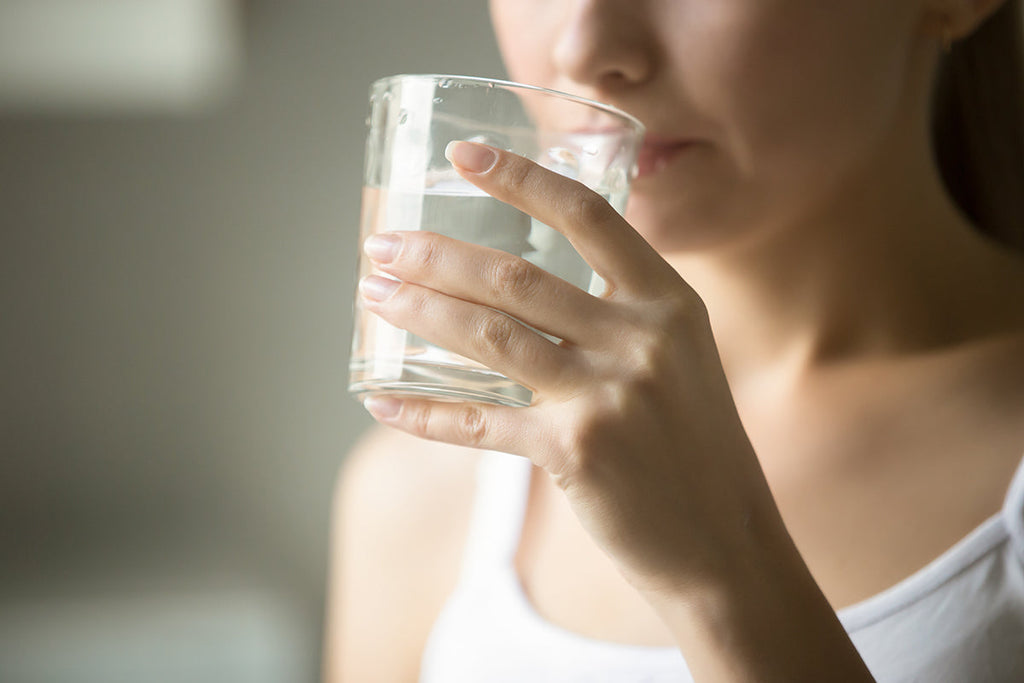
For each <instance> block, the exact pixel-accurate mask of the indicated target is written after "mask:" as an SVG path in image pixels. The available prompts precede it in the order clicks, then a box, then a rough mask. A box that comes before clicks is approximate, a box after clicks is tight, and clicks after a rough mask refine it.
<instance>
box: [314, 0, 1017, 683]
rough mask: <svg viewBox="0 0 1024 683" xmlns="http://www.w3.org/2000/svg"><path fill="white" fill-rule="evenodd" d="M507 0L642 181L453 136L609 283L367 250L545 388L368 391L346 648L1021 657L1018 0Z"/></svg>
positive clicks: (368, 670) (661, 657)
mask: <svg viewBox="0 0 1024 683" xmlns="http://www.w3.org/2000/svg"><path fill="white" fill-rule="evenodd" d="M491 12H492V17H493V21H494V25H495V28H496V31H497V36H498V41H499V45H500V47H501V50H502V53H503V55H504V58H505V60H506V64H507V68H508V72H509V74H510V76H511V77H512V78H513V79H514V80H518V81H523V82H527V83H533V84H537V85H541V86H546V87H550V88H554V89H558V90H565V91H569V92H573V93H577V94H581V95H584V96H588V97H592V98H594V99H598V100H602V101H605V102H609V103H611V104H615V105H617V106H619V107H621V108H623V109H625V110H627V111H629V112H631V113H632V114H634V115H636V116H637V117H638V118H640V119H641V120H642V121H643V122H644V123H645V124H646V126H647V128H648V131H649V135H648V138H647V140H646V142H645V146H644V149H643V151H642V153H641V158H640V164H639V166H640V168H639V177H638V178H637V179H636V181H635V184H634V186H633V190H632V193H631V197H630V203H629V206H628V209H627V212H626V216H625V218H622V217H620V216H618V215H617V214H615V213H614V212H613V211H611V210H610V208H609V207H608V206H607V205H606V204H604V203H603V202H602V201H601V200H600V198H597V197H596V196H595V195H593V194H591V193H590V192H588V191H587V190H585V189H584V188H582V187H581V186H579V185H577V184H575V183H573V182H572V181H569V180H566V179H564V178H562V177H560V176H558V175H556V174H552V173H550V172H546V171H544V170H542V169H540V168H538V167H536V166H534V165H532V164H530V163H529V162H527V161H525V160H523V159H521V158H518V157H515V156H512V155H510V154H508V153H503V152H500V151H497V150H493V149H490V148H487V147H483V146H479V145H472V144H470V143H460V144H456V145H454V146H452V147H451V148H450V158H451V160H452V162H453V163H454V165H455V166H456V168H457V169H458V170H459V172H460V173H461V174H462V175H463V176H464V177H466V178H467V179H469V180H470V181H471V182H473V183H475V184H476V185H478V186H479V187H480V188H482V189H483V190H485V191H487V192H489V193H491V194H493V195H494V196H496V197H497V198H499V199H501V200H503V201H506V202H508V203H510V204H512V205H515V206H517V207H519V208H521V209H522V210H524V211H526V212H527V213H530V214H532V215H534V216H536V217H537V218H539V219H541V220H543V221H544V222H546V223H548V224H550V225H552V226H555V227H556V228H557V229H559V230H561V231H562V232H564V233H565V234H566V235H567V236H568V237H569V238H570V240H571V241H572V242H573V243H574V244H575V245H576V247H577V249H578V250H579V252H580V253H581V254H582V255H583V256H584V258H586V259H587V260H588V261H589V262H590V263H591V264H592V265H593V267H594V268H595V270H597V271H598V272H599V273H600V274H601V275H602V276H603V277H604V278H605V279H606V281H607V282H608V283H609V284H610V287H609V290H608V292H606V294H605V295H604V296H602V297H600V298H595V297H592V296H590V295H588V294H586V293H585V292H582V291H580V290H576V289H573V288H572V287H570V286H568V285H567V284H565V283H563V282H561V281H558V280H556V279H555V278H553V277H550V276H547V275H545V274H544V273H543V272H540V271H538V270H537V269H535V268H533V267H530V266H529V264H527V263H525V262H523V261H520V260H517V259H515V258H513V257H511V256H509V255H507V254H501V253H498V252H494V251H489V250H486V249H482V248H478V247H474V246H471V245H467V244H464V243H459V242H455V241H452V240H449V239H445V238H442V237H439V236H436V235H431V234H427V233H422V234H420V233H405V234H393V235H390V236H387V237H385V238H384V239H378V240H376V241H374V242H373V243H371V244H368V245H367V251H368V253H369V254H370V255H371V256H372V257H373V258H375V259H376V260H377V262H378V263H379V264H380V267H381V268H382V269H384V270H385V271H386V272H388V273H389V274H391V275H393V276H394V277H395V278H397V279H398V280H400V284H399V285H398V286H388V284H387V281H385V280H382V279H379V278H373V277H371V278H370V279H368V280H366V281H364V282H363V283H362V284H361V291H362V293H363V296H364V297H365V300H366V301H367V305H368V306H370V307H371V308H372V310H374V311H375V312H376V313H377V314H379V315H381V316H383V317H384V318H386V319H388V320H390V321H392V322H393V323H395V324H396V325H399V326H401V327H404V328H407V329H409V330H411V331H413V332H415V333H416V334H418V335H421V336H423V337H426V338H428V339H431V340H433V341H436V342H437V343H439V344H441V345H442V346H446V347H448V348H451V349H453V350H456V351H459V352H462V353H463V354H464V355H466V356H469V357H472V358H475V359H477V360H479V361H481V362H483V363H485V364H487V365H489V366H491V367H493V368H495V369H497V370H500V371H502V372H504V373H505V374H507V375H508V376H510V377H513V378H515V379H516V380H518V381H520V382H521V383H523V384H525V385H527V386H530V387H531V388H533V389H534V390H535V401H534V403H533V405H531V406H530V407H528V408H521V409H512V408H504V407H494V406H482V405H455V404H444V403H432V402H429V401H423V400H402V401H398V400H394V399H377V400H373V401H367V403H366V407H367V409H368V410H369V411H370V412H371V413H372V414H373V415H374V417H375V418H376V419H377V420H378V421H379V422H381V423H383V425H385V426H384V427H381V428H379V429H377V430H376V431H373V432H372V433H370V434H369V435H367V436H366V438H365V439H364V440H363V441H362V442H361V444H360V445H359V447H358V448H357V449H356V452H355V453H353V454H352V456H351V458H350V459H349V460H348V462H347V463H346V468H345V472H344V476H343V477H342V479H341V485H340V489H339V494H338V496H337V505H338V515H337V525H336V526H337V543H336V547H335V549H334V552H335V553H336V558H337V562H336V563H335V565H334V569H333V575H332V586H331V600H330V605H329V610H328V631H327V643H326V649H327V656H326V662H325V665H326V677H327V679H328V680H331V681H339V680H340V681H345V682H346V683H365V682H371V681H381V682H385V681H386V682H390V681H395V682H397V681H402V682H409V681H414V680H417V679H420V680H423V681H429V682H431V683H433V682H435V681H444V682H446V683H461V682H463V681H466V682H469V681H474V682H477V681H560V682H561V681H604V680H607V681H689V680H695V681H699V682H701V683H706V682H708V681H868V680H872V679H873V678H874V679H875V680H878V681H885V682H888V681H972V682H975V683H981V682H995V681H1021V680H1024V467H1022V466H1021V461H1022V456H1024V258H1022V251H1021V248H1024V136H1022V121H1024V110H1022V101H1024V96H1022V90H1024V83H1022V65H1021V56H1022V55H1021V41H1020V34H1021V30H1022V24H1021V13H1020V3H1019V1H1017V0H837V1H836V2H822V1H821V0H492V2H491ZM999 79H1002V81H1001V82H1000V80H999ZM492 309H497V310H498V311H504V312H506V313H508V314H509V315H510V316H513V317H514V318H517V319H521V320H523V321H525V322H527V323H529V324H530V325H532V326H534V327H536V328H539V329H541V330H544V331H547V332H550V333H551V334H553V335H555V336H557V337H559V338H562V339H565V340H566V342H565V343H563V344H561V345H554V344H551V343H550V342H548V341H547V340H546V339H545V338H543V337H541V336H539V335H537V334H535V333H533V332H532V331H531V330H530V329H529V328H527V327H525V326H521V325H518V324H515V323H514V322H512V321H511V319H510V318H508V317H506V316H502V315H500V314H498V313H495V312H494V310H492ZM488 451H490V452H488ZM481 452H483V454H482V455H478V454H479V453H481ZM500 453H507V454H514V455H518V456H522V457H521V458H515V457H513V456H511V455H501V454H500ZM1015 473H1016V474H1015Z"/></svg>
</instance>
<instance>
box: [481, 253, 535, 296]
mask: <svg viewBox="0 0 1024 683" xmlns="http://www.w3.org/2000/svg"><path fill="white" fill-rule="evenodd" d="M541 280H542V276H541V271H540V270H539V269H538V268H537V267H536V266H535V265H533V264H532V263H530V262H529V261H524V260H523V259H518V258H500V259H498V260H497V261H496V263H495V264H494V268H493V279H492V288H493V295H494V298H495V300H497V301H513V302H527V301H529V300H530V299H531V298H532V297H533V296H534V294H535V292H536V291H537V288H538V287H539V285H540V283H541Z"/></svg>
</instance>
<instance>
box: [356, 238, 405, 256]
mask: <svg viewBox="0 0 1024 683" xmlns="http://www.w3.org/2000/svg"><path fill="white" fill-rule="evenodd" d="M401 244H402V238H401V237H399V236H398V235H371V236H370V238H369V239H367V240H366V241H365V242H364V243H363V251H365V252H366V255H367V256H369V257H370V258H372V259H373V260H374V261H377V262H378V263H390V262H391V261H394V260H395V257H396V256H398V247H399V246H400V245H401Z"/></svg>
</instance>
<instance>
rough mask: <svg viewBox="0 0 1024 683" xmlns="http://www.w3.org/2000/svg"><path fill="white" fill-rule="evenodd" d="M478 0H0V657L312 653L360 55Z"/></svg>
mask: <svg viewBox="0 0 1024 683" xmlns="http://www.w3.org/2000/svg"><path fill="white" fill-rule="evenodd" d="M402 72H446V73H472V74H476V75H484V76H501V75H502V68H501V65H500V62H499V59H498V55H497V50H496V48H495V46H494V43H493V38H492V36H491V34H490V31H489V26H488V23H487V14H486V2H484V0H431V1H430V2H420V1H419V0H373V1H372V2H371V1H369V0H320V1H317V0H288V1H283V0H278V1H276V2H275V1H273V0H250V1H243V0H0V221H2V223H0V225H2V233H0V234H2V237H0V326H2V334H0V681H4V682H5V683H22V682H29V681H31V682H35V681H47V682H50V681H76V682H92V681H97V682H98V681H104V682H105V683H110V682H114V681H144V682H163V681H190V682H205V681H218V682H223V681H255V682H268V683H269V682H278V681H281V682H284V681H288V682H296V681H315V680H317V679H318V678H319V660H320V649H321V642H320V638H321V629H322V618H323V601H324V589H325V577H326V568H327V550H328V522H329V511H330V497H331V493H332V488H333V485H334V480H335V477H336V474H337V471H338V468H339V466H340V464H341V462H342V460H343V458H344V454H345V452H346V450H347V449H348V448H349V446H350V445H351V444H352V442H353V441H354V439H355V438H356V437H357V436H358V435H359V433H360V432H361V431H362V430H363V429H364V428H365V427H366V426H367V425H368V424H369V420H368V418H367V417H366V416H365V414H364V412H363V410H362V408H361V407H360V406H359V405H358V404H357V403H356V402H355V401H353V400H352V399H351V398H349V396H348V395H347V393H346V379H347V354H348V348H349V342H350V339H349V336H350V334H351V301H352V296H353V291H354V286H355V275H354V267H355V263H356V236H357V220H358V212H359V206H358V197H359V191H360V182H361V171H362V153H363V131H364V118H365V116H366V113H367V107H366V98H367V90H368V87H369V84H370V82H371V81H372V80H373V79H375V78H377V77H380V76H384V75H388V74H393V73H402Z"/></svg>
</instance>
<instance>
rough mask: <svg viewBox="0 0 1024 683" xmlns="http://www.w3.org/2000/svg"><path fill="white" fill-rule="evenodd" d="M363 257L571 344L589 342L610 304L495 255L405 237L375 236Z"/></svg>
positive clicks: (429, 236) (417, 234)
mask: <svg viewBox="0 0 1024 683" xmlns="http://www.w3.org/2000/svg"><path fill="white" fill-rule="evenodd" d="M366 252H367V255H368V256H370V258H371V259H373V261H374V263H375V264H376V266H377V267H378V268H379V269H380V270H382V271H383V272H385V273H387V274H389V275H393V276H395V277H397V278H399V279H400V280H403V281H405V282H413V283H416V284H420V285H423V286H425V287H429V288H430V289H433V290H436V291H439V292H444V293H445V294H448V295H450V296H453V297H456V298H458V299H463V300H466V301H472V302H476V303H479V304H482V305H484V306H490V307H492V308H496V309H498V310H501V311H504V312H505V313H508V314H509V315H511V316H513V317H514V318H516V319H518V320H522V321H523V322H525V323H526V324H527V325H530V326H532V327H535V328H537V329H538V330H541V331H543V332H547V333H548V334H552V335H554V336H556V337H558V338H559V339H564V340H567V341H569V342H571V343H574V344H579V343H580V342H582V341H584V340H587V339H589V338H593V337H594V335H595V332H596V331H597V330H596V328H595V324H596V323H597V321H602V320H604V319H605V318H606V317H607V312H606V311H604V310H603V309H604V308H607V306H608V302H606V301H602V300H600V299H598V298H596V297H594V296H591V295H590V294H588V293H586V292H584V291H583V290H581V289H579V288H578V287H575V286H573V285H571V284H569V283H568V282H566V281H565V280H562V279H561V278H559V277H556V276H555V275H552V274H551V273H548V272H547V271H545V270H543V269H542V268H540V267H538V266H536V265H534V264H532V263H530V262H529V261H526V260H524V259H521V258H519V257H517V256H513V255H512V254H509V253H506V252H504V251H501V250H499V249H491V248H487V247H481V246H478V245H474V244H470V243H468V242H462V241H460V240H456V239H452V238H450V237H445V236H443V235H437V234H434V233H428V232H421V231H409V232H395V233H384V234H380V235H376V236H374V237H372V238H371V239H370V240H368V241H367V244H366Z"/></svg>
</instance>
